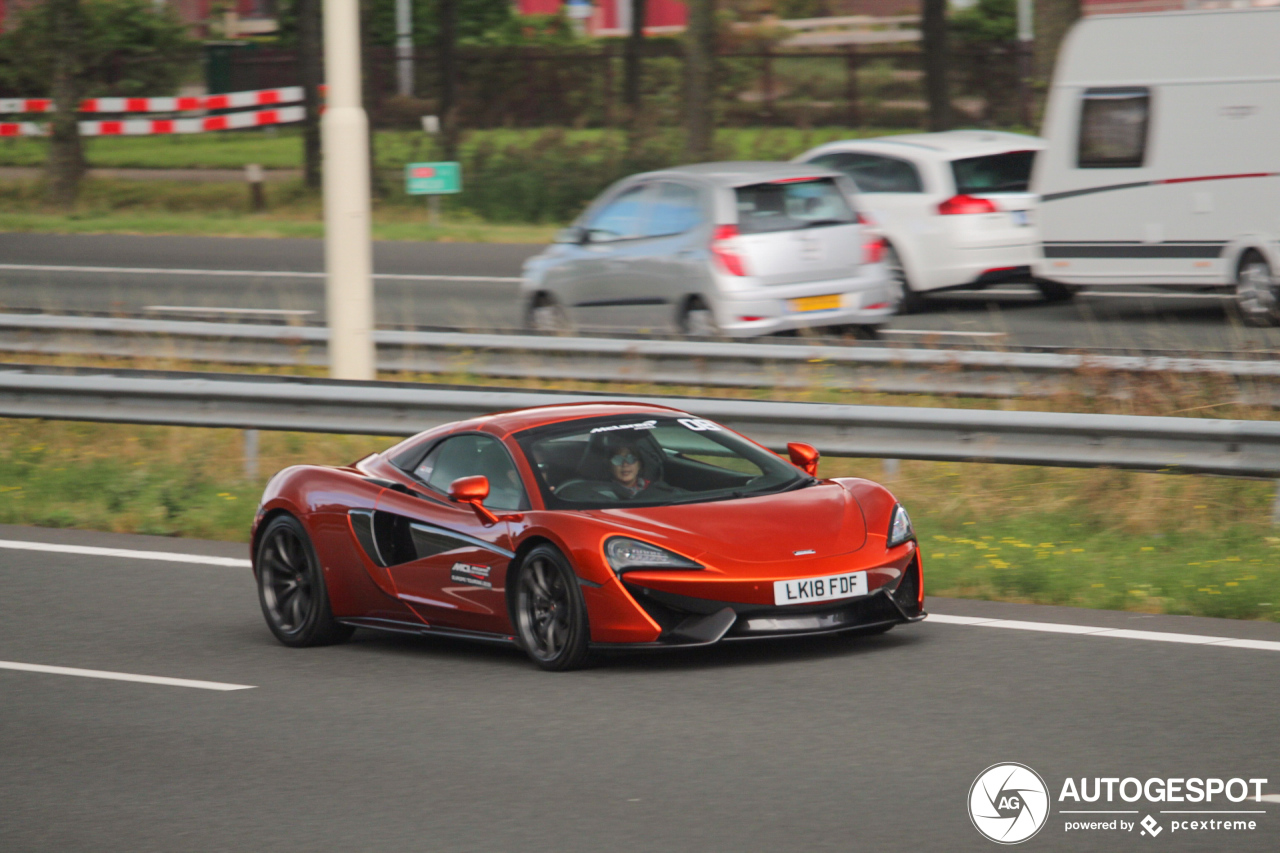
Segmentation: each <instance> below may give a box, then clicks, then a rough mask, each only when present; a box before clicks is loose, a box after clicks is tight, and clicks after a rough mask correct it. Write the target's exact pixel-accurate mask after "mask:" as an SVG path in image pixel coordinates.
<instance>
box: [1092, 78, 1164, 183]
mask: <svg viewBox="0 0 1280 853" xmlns="http://www.w3.org/2000/svg"><path fill="white" fill-rule="evenodd" d="M1150 112H1151V91H1150V90H1149V89H1146V88H1124V89H1086V90H1085V93H1084V101H1083V103H1082V104H1081V105H1080V148H1079V157H1078V161H1077V165H1079V167H1080V168H1081V169H1133V168H1137V167H1139V166H1141V165H1142V164H1143V161H1144V160H1145V159H1146V154H1147V124H1148V119H1149V117H1150Z"/></svg>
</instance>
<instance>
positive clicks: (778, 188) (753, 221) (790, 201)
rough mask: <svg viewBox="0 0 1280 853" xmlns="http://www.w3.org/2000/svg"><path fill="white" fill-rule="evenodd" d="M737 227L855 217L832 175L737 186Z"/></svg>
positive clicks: (759, 228) (745, 230) (754, 230)
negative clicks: (811, 178)
mask: <svg viewBox="0 0 1280 853" xmlns="http://www.w3.org/2000/svg"><path fill="white" fill-rule="evenodd" d="M737 194H738V231H739V232H740V233H742V234H763V233H766V232H769V231H796V230H799V229H801V228H816V227H821V226H824V225H848V224H850V223H853V222H856V221H857V214H855V213H854V212H853V209H852V208H851V207H849V202H848V201H847V200H846V199H845V197H844V193H843V192H841V191H840V187H838V186H837V185H836V182H835V181H834V180H833V179H831V178H814V179H813V180H807V181H785V182H782V183H769V184H752V185H751V186H749V187H738V188H737Z"/></svg>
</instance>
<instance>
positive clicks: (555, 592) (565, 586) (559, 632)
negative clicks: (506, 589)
mask: <svg viewBox="0 0 1280 853" xmlns="http://www.w3.org/2000/svg"><path fill="white" fill-rule="evenodd" d="M515 589H516V591H515V598H514V601H513V602H512V607H513V610H514V611H515V612H514V614H513V615H514V616H515V619H514V622H515V623H516V633H517V635H518V636H519V638H520V645H521V646H523V647H524V650H525V653H526V654H528V655H529V658H530V659H531V660H532V661H533V662H534V663H536V664H537V665H538V666H540V667H542V668H543V669H546V670H552V671H564V670H568V669H576V668H577V667H580V666H582V665H583V664H584V663H585V662H586V660H587V651H588V644H589V642H590V640H591V631H590V628H589V627H588V624H587V608H586V604H585V603H584V602H583V600H582V590H581V588H580V587H579V586H578V576H577V574H575V573H574V571H573V567H572V566H570V565H569V561H568V560H567V559H565V557H564V555H563V554H561V553H560V551H559V550H557V549H556V548H554V547H552V546H550V545H539V546H537V547H536V548H534V549H533V550H532V551H530V552H529V553H528V554H527V555H526V556H525V558H524V559H523V560H521V561H520V568H519V569H518V570H517V571H516V582H515Z"/></svg>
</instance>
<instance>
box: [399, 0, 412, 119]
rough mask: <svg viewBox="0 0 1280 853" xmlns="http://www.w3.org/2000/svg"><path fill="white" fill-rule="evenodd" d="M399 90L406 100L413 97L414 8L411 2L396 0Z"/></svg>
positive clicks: (408, 0)
mask: <svg viewBox="0 0 1280 853" xmlns="http://www.w3.org/2000/svg"><path fill="white" fill-rule="evenodd" d="M396 72H397V77H398V79H397V83H398V86H397V89H396V91H397V92H399V94H401V95H403V96H404V97H406V98H409V97H412V96H413V7H412V6H411V5H410V0H396Z"/></svg>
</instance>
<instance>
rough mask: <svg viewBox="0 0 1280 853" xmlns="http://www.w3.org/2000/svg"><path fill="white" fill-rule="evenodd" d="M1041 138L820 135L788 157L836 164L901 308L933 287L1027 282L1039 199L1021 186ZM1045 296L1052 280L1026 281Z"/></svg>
mask: <svg viewBox="0 0 1280 853" xmlns="http://www.w3.org/2000/svg"><path fill="white" fill-rule="evenodd" d="M1044 148H1045V141H1044V140H1043V139H1040V138H1038V137H1034V136H1024V135H1022V134H1017V133H1002V132H998V131H985V130H952V131H947V132H945V133H914V134H906V135H903V136H884V137H878V138H875V139H851V140H846V141H842V142H830V143H828V144H826V145H822V146H819V147H817V148H814V149H813V150H811V151H806V152H805V153H804V154H801V155H800V156H799V157H797V158H796V159H795V162H798V163H812V164H814V165H821V166H826V167H827V168H831V169H837V170H839V171H841V172H844V173H845V174H846V175H848V176H849V177H850V178H852V179H853V182H854V183H855V184H856V185H857V187H858V190H859V193H858V199H859V201H860V203H861V205H862V209H863V210H866V211H867V212H869V214H870V216H871V220H872V223H873V224H874V225H875V226H876V227H877V228H878V229H879V230H880V231H881V233H883V234H884V236H885V239H886V240H887V241H888V246H887V248H886V250H885V263H886V264H888V265H889V267H890V271H891V273H893V274H894V275H895V276H896V277H897V278H898V280H899V282H900V283H901V285H902V304H901V307H900V309H899V310H900V312H901V313H904V314H905V313H910V312H911V311H915V310H918V309H919V308H921V307H922V305H923V301H924V295H925V294H927V293H930V292H932V291H935V290H945V289H949V288H961V287H982V286H985V285H988V284H1000V283H1004V282H1017V281H1026V282H1030V281H1032V280H1033V279H1032V272H1031V269H1032V265H1033V264H1034V263H1036V262H1037V261H1038V260H1039V259H1040V254H1041V246H1040V234H1039V227H1038V225H1037V208H1038V202H1039V199H1038V197H1037V196H1036V195H1034V194H1033V193H1031V192H1029V191H1028V184H1029V183H1030V180H1031V166H1032V164H1033V163H1034V162H1035V157H1036V154H1037V153H1038V152H1039V151H1041V150H1043V149H1044ZM1036 284H1037V286H1038V287H1039V288H1040V290H1041V292H1042V293H1043V294H1044V296H1045V297H1046V298H1048V299H1051V300H1056V299H1066V298H1068V297H1070V295H1071V293H1072V290H1071V289H1070V288H1068V287H1066V286H1064V285H1062V284H1056V283H1052V282H1036Z"/></svg>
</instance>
